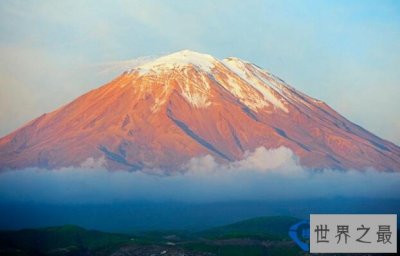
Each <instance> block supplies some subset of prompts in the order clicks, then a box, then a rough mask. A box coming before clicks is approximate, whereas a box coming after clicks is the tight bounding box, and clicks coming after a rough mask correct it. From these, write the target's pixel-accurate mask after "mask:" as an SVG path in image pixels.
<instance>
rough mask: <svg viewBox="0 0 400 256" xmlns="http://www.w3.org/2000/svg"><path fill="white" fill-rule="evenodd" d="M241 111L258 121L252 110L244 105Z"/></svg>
mask: <svg viewBox="0 0 400 256" xmlns="http://www.w3.org/2000/svg"><path fill="white" fill-rule="evenodd" d="M242 110H243V112H244V113H245V114H246V115H247V116H249V117H250V118H251V119H253V120H255V121H257V122H258V121H259V120H258V118H257V117H256V115H254V114H253V112H252V111H251V110H250V109H249V108H248V107H246V106H243V107H242Z"/></svg>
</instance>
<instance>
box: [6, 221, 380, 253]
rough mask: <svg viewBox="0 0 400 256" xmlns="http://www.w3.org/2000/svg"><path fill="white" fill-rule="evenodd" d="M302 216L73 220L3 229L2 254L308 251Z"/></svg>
mask: <svg viewBox="0 0 400 256" xmlns="http://www.w3.org/2000/svg"><path fill="white" fill-rule="evenodd" d="M297 221H298V219H295V218H291V217H260V218H254V219H249V220H245V221H240V222H237V223H233V224H230V225H226V226H220V227H216V228H212V229H209V230H204V231H201V232H196V233H193V232H190V231H152V232H140V233H135V234H131V235H128V234H115V233H106V232H100V231H93V230H86V229H83V228H80V227H77V226H71V225H67V226H61V227H51V228H40V229H24V230H20V231H1V232H0V255H5V256H7V255H32V256H33V255H99V256H100V255H113V256H128V255H129V256H136V255H167V256H168V255H174V256H178V255H179V256H180V255H186V256H212V255H215V256H216V255H227V256H228V255H229V256H235V255H238V256H239V255H249V256H251V255H254V256H257V255H307V254H306V253H305V252H303V251H301V250H300V249H299V247H297V245H296V244H295V243H294V242H293V241H291V240H290V238H289V236H288V230H289V227H290V226H291V225H292V224H294V223H296V222H297ZM344 255H345V254H344ZM386 255H387V254H386Z"/></svg>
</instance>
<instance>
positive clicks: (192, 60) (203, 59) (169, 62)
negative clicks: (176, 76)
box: [136, 50, 218, 73]
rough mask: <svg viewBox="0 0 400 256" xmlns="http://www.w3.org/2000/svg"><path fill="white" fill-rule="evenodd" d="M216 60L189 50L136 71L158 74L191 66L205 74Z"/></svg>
mask: <svg viewBox="0 0 400 256" xmlns="http://www.w3.org/2000/svg"><path fill="white" fill-rule="evenodd" d="M216 62H218V60H217V59H216V58H214V57H213V56H211V55H208V54H203V53H198V52H194V51H190V50H182V51H179V52H175V53H172V54H169V55H166V56H163V57H161V58H158V59H156V60H154V61H151V62H148V63H145V64H143V65H141V66H139V67H137V68H136V69H137V70H139V71H140V73H147V72H151V71H153V72H160V71H163V70H166V69H174V68H182V67H186V66H188V65H193V66H195V67H196V68H198V69H201V70H203V71H205V72H210V71H211V69H212V68H213V67H214V66H215V64H216Z"/></svg>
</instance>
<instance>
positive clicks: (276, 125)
mask: <svg viewBox="0 0 400 256" xmlns="http://www.w3.org/2000/svg"><path fill="white" fill-rule="evenodd" d="M261 146H262V147H265V148H267V149H274V148H278V147H281V146H283V147H286V148H289V149H291V150H292V151H293V152H294V153H295V155H296V156H297V158H298V161H299V164H300V165H302V166H304V167H306V168H310V169H324V168H329V169H338V170H347V169H356V170H365V169H370V168H371V169H374V170H377V171H400V148H399V147H398V146H396V145H395V144H393V143H391V142H389V141H386V140H383V139H381V138H379V137H377V136H375V135H374V134H372V133H370V132H368V131H367V130H365V129H363V128H361V127H360V126H358V125H356V124H354V123H352V122H350V121H349V120H347V119H346V118H344V117H343V116H341V115H340V114H338V113H337V112H336V111H334V110H333V109H332V108H330V107H329V106H328V105H327V104H325V103H324V102H322V101H320V100H317V99H314V98H312V97H309V96H307V95H305V94H304V93H302V92H300V91H298V90H296V89H295V88H293V87H291V86H289V85H288V84H287V83H285V82H284V81H283V80H282V79H280V78H278V77H276V76H274V75H272V74H271V73H269V72H267V71H265V70H263V69H262V68H260V67H258V66H256V65H254V64H252V63H249V62H247V61H243V60H241V59H238V58H226V59H223V60H219V59H217V58H214V57H213V56H210V55H207V54H201V53H197V52H193V51H189V50H184V51H180V52H177V53H173V54H170V55H167V56H164V57H161V58H158V59H156V60H154V61H150V62H147V63H145V64H143V65H141V66H138V67H136V68H133V69H131V70H128V71H126V72H124V73H123V74H121V75H120V76H118V77H117V78H115V79H114V80H113V81H111V82H109V83H107V84H105V85H103V86H101V87H99V88H97V89H94V90H92V91H90V92H88V93H86V94H84V95H82V96H80V97H79V98H77V99H75V100H74V101H72V102H70V103H69V104H67V105H65V106H62V107H60V108H58V109H56V110H55V111H53V112H51V113H46V114H43V115H42V116H40V117H38V118H36V119H34V120H32V121H31V122H29V123H27V124H26V125H24V126H23V127H21V128H19V129H17V130H16V131H14V132H12V133H11V134H9V135H7V136H5V137H3V138H1V139H0V169H2V170H6V169H21V168H26V167H40V168H48V169H59V168H62V167H79V166H81V165H82V163H85V162H87V161H88V160H94V161H96V160H98V159H102V161H101V163H102V165H103V167H105V168H107V169H109V170H139V169H147V168H150V169H151V168H157V169H162V170H165V171H166V172H174V171H177V170H180V169H181V168H182V166H184V164H185V163H187V161H189V160H190V159H191V158H193V157H198V156H204V155H211V156H213V157H214V158H215V159H216V160H217V161H218V162H221V163H228V162H231V161H235V160H240V159H242V158H243V157H244V155H245V154H246V152H248V151H252V150H254V149H255V148H257V147H261Z"/></svg>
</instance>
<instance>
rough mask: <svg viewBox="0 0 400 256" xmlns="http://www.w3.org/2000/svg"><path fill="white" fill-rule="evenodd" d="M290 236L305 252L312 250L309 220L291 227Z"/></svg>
mask: <svg viewBox="0 0 400 256" xmlns="http://www.w3.org/2000/svg"><path fill="white" fill-rule="evenodd" d="M289 236H290V238H292V240H293V241H294V242H295V243H296V244H297V245H298V246H299V247H300V248H301V249H302V250H303V251H305V252H308V251H309V250H310V247H309V245H308V244H309V239H310V222H309V221H308V220H303V221H300V222H298V223H296V224H294V225H293V226H291V227H290V229H289Z"/></svg>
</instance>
